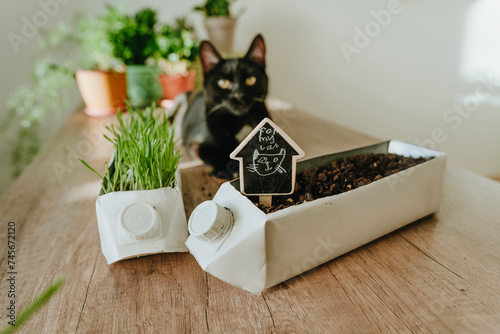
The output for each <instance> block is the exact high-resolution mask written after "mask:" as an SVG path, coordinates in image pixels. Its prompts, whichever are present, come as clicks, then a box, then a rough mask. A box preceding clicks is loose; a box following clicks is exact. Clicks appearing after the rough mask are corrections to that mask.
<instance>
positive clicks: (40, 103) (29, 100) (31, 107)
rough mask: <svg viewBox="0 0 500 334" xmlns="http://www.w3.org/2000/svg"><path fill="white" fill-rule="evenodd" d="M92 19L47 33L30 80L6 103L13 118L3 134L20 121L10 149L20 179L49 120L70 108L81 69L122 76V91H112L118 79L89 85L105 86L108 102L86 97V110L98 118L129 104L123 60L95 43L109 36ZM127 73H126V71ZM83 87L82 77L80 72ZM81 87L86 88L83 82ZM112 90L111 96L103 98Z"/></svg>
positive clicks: (78, 18)
mask: <svg viewBox="0 0 500 334" xmlns="http://www.w3.org/2000/svg"><path fill="white" fill-rule="evenodd" d="M99 22H100V20H99V19H98V18H95V17H92V16H82V15H79V16H76V17H75V20H74V24H73V25H68V24H63V23H60V24H58V25H57V26H56V27H55V28H54V29H52V30H51V31H43V32H42V35H41V39H40V41H39V43H38V50H37V52H36V54H35V57H34V62H33V69H32V72H31V80H30V82H29V83H28V84H25V85H22V86H20V87H18V88H16V89H15V90H14V91H13V92H12V93H11V95H10V97H9V99H8V100H7V108H8V114H7V116H6V117H5V118H4V119H3V120H2V126H1V128H0V130H2V131H4V130H5V129H7V128H8V127H10V126H11V124H13V123H14V122H19V123H20V128H19V131H18V134H17V139H16V140H15V141H13V144H12V145H10V146H9V147H8V150H9V152H6V153H7V154H9V155H10V156H11V164H12V166H13V167H14V168H13V177H16V176H17V175H18V174H19V173H20V172H21V171H22V169H23V168H24V166H26V165H27V164H28V163H29V162H30V161H31V159H32V158H33V156H34V155H35V154H36V153H37V152H38V149H39V143H40V135H39V133H38V131H39V129H40V128H41V127H42V126H43V124H44V122H45V120H46V119H47V118H48V117H52V116H59V115H60V114H61V112H62V110H64V108H66V106H67V104H68V94H69V92H70V91H71V90H72V89H74V87H75V85H74V84H75V74H76V73H79V72H80V71H79V70H82V69H87V70H88V69H92V70H98V72H97V71H94V72H95V73H99V72H101V73H109V74H108V76H110V77H120V76H121V77H122V80H121V82H122V85H121V86H120V85H118V87H119V88H118V89H115V88H113V89H110V88H109V85H110V84H111V85H112V82H111V81H113V80H111V79H109V80H101V81H100V82H98V83H97V84H96V83H95V82H91V83H90V86H95V87H101V89H100V92H101V96H104V100H102V99H95V98H87V94H86V93H85V92H84V91H82V97H83V98H84V101H85V103H86V105H87V108H86V109H85V111H86V112H87V113H89V114H92V115H96V114H97V113H96V111H99V112H101V114H100V116H103V114H102V112H103V111H104V112H105V113H106V114H108V113H113V112H116V110H117V109H118V108H119V107H123V106H124V101H125V98H126V88H125V86H124V79H123V76H124V75H123V74H120V73H119V72H120V70H121V68H120V66H119V65H120V61H119V60H117V59H116V58H114V57H113V54H112V52H111V49H110V45H109V44H107V43H106V40H105V39H104V40H103V42H100V43H95V41H96V40H99V39H101V37H102V36H103V35H105V32H106V29H107V26H106V25H104V24H102V23H99ZM122 71H123V70H122ZM76 76H77V79H78V83H79V84H80V81H81V80H80V78H78V77H79V75H78V74H76ZM80 88H82V85H81V84H80ZM106 92H112V93H113V94H111V96H109V95H106V94H103V93H106Z"/></svg>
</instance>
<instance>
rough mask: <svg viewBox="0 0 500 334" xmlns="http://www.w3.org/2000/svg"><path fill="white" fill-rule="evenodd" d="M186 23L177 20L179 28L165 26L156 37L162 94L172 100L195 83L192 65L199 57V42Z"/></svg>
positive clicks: (191, 87)
mask: <svg viewBox="0 0 500 334" xmlns="http://www.w3.org/2000/svg"><path fill="white" fill-rule="evenodd" d="M184 22H185V20H184V19H178V20H177V25H176V27H171V26H169V25H164V26H163V27H162V28H161V30H160V31H159V33H158V34H157V37H156V43H157V45H158V52H157V62H158V66H159V67H160V70H161V71H162V74H161V75H160V76H159V79H160V82H161V85H162V88H163V96H164V97H165V98H166V99H169V100H171V99H173V98H175V97H176V96H177V95H179V94H180V93H184V92H188V91H192V90H193V89H194V85H195V78H196V71H195V70H194V69H193V68H192V67H191V65H192V63H193V62H194V61H195V60H196V58H197V56H198V49H199V48H198V41H197V40H196V38H194V37H193V34H192V28H191V27H187V26H186V25H185V23H184Z"/></svg>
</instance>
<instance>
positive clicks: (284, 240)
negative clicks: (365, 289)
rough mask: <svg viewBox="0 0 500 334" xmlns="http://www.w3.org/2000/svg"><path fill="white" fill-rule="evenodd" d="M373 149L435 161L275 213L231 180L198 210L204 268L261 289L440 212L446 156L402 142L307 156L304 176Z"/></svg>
mask: <svg viewBox="0 0 500 334" xmlns="http://www.w3.org/2000/svg"><path fill="white" fill-rule="evenodd" d="M366 153H394V154H399V155H403V156H406V157H413V158H419V157H424V158H433V159H431V160H428V161H426V162H423V163H421V164H419V165H416V166H414V167H411V168H409V169H407V170H404V171H401V172H398V173H395V174H393V175H390V176H387V177H384V178H382V179H380V180H378V181H374V182H372V183H370V184H368V185H365V186H361V187H359V188H356V189H354V190H351V191H348V192H345V193H341V194H338V195H334V196H329V197H325V198H320V199H316V200H314V201H310V202H307V203H303V204H300V205H295V206H291V207H288V208H285V209H282V210H279V211H276V212H273V213H269V214H265V213H264V212H263V211H261V210H260V209H258V208H257V207H256V206H255V205H254V204H253V203H252V202H251V201H250V200H249V199H248V198H247V197H246V196H245V195H243V194H242V193H241V192H240V185H239V181H238V180H235V181H232V182H226V183H224V184H222V185H221V187H220V188H219V190H218V192H217V193H216V194H215V196H214V198H213V200H212V201H207V202H204V203H202V204H200V206H199V207H197V208H196V209H195V210H194V212H193V214H192V215H191V217H190V219H189V229H190V232H191V235H190V236H189V238H188V240H187V241H186V245H187V247H188V248H189V250H190V252H191V253H192V254H193V255H194V256H195V258H196V260H197V261H198V263H199V264H200V266H201V267H202V268H203V269H204V270H205V271H207V272H209V273H210V274H212V275H214V276H216V277H218V278H219V279H221V280H223V281H225V282H227V283H230V284H232V285H234V286H237V287H240V288H242V289H245V290H247V291H249V292H252V293H256V294H258V293H260V292H262V291H263V290H265V289H267V288H269V287H272V286H274V285H276V284H279V283H281V282H283V281H285V280H287V279H289V278H291V277H294V276H296V275H298V274H301V273H303V272H305V271H307V270H309V269H311V268H314V267H316V266H318V265H320V264H322V263H325V262H327V261H329V260H331V259H333V258H336V257H338V256H340V255H342V254H344V253H347V252H349V251H351V250H353V249H355V248H357V247H359V246H362V245H364V244H366V243H368V242H370V241H372V240H374V239H376V238H379V237H381V236H383V235H385V234H387V233H390V232H392V231H394V230H396V229H398V228H400V227H402V226H404V225H406V224H409V223H411V222H413V221H415V220H418V219H420V218H422V217H425V216H427V215H429V214H431V213H434V212H436V211H437V210H438V209H439V206H440V203H441V189H442V182H443V172H444V169H445V165H446V155H445V154H444V153H441V152H437V151H433V150H429V149H426V148H422V147H418V146H415V145H411V144H407V143H403V142H400V141H395V140H391V141H387V142H383V143H380V144H377V145H372V146H366V147H362V148H359V149H355V150H350V151H346V152H341V153H336V154H331V155H325V156H321V157H318V158H314V159H310V160H306V161H303V162H300V163H298V165H297V173H301V172H303V171H304V170H306V169H307V170H314V169H315V168H316V167H318V168H320V167H323V166H326V165H329V164H330V163H331V162H332V161H335V160H340V159H343V158H345V157H351V156H354V155H357V154H366Z"/></svg>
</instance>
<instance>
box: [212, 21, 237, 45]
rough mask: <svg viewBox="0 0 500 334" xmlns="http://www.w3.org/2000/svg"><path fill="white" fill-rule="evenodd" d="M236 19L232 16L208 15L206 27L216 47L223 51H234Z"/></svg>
mask: <svg viewBox="0 0 500 334" xmlns="http://www.w3.org/2000/svg"><path fill="white" fill-rule="evenodd" d="M235 25H236V19H235V18H231V17H206V18H205V28H206V29H207V32H208V37H209V39H210V41H211V42H212V43H213V45H214V46H215V48H216V49H217V50H218V51H219V52H221V53H231V52H233V40H234V27H235Z"/></svg>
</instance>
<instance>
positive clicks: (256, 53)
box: [245, 34, 266, 68]
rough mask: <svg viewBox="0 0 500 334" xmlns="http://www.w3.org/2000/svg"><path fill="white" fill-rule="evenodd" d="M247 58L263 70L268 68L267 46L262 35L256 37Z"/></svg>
mask: <svg viewBox="0 0 500 334" xmlns="http://www.w3.org/2000/svg"><path fill="white" fill-rule="evenodd" d="M245 58H246V59H248V60H250V61H252V62H254V63H255V64H257V65H259V66H260V67H262V68H265V67H266V45H265V44H264V38H263V37H262V35H260V34H259V35H257V36H255V38H254V39H253V41H252V44H251V45H250V48H249V49H248V52H247V54H246V55H245Z"/></svg>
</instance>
